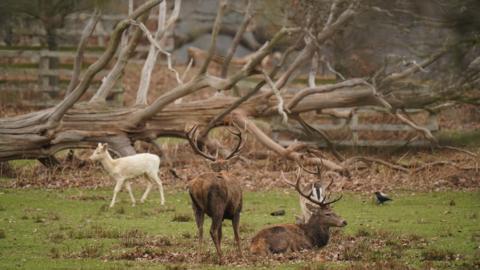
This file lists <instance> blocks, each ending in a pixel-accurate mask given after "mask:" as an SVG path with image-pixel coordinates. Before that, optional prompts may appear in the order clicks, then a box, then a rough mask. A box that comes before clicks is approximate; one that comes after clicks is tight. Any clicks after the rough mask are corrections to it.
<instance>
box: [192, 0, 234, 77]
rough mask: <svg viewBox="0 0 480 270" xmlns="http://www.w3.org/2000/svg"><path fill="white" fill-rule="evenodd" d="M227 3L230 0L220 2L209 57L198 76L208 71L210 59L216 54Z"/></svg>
mask: <svg viewBox="0 0 480 270" xmlns="http://www.w3.org/2000/svg"><path fill="white" fill-rule="evenodd" d="M227 4H228V0H220V2H219V4H218V10H217V17H216V18H215V22H214V23H213V28H212V37H211V39H210V47H209V49H208V55H207V59H205V62H203V65H202V67H201V68H200V71H199V72H198V75H197V76H200V75H203V74H205V73H206V72H207V69H208V65H209V64H210V61H211V60H212V57H213V55H214V54H215V48H216V46H217V36H218V32H219V31H220V26H221V24H222V19H223V14H224V12H225V9H226V8H227Z"/></svg>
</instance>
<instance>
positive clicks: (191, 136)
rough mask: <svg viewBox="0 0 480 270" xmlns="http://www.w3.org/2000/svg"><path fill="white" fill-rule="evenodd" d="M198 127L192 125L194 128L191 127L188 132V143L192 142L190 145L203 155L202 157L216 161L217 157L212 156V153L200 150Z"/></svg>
mask: <svg viewBox="0 0 480 270" xmlns="http://www.w3.org/2000/svg"><path fill="white" fill-rule="evenodd" d="M197 129H198V126H197V125H195V126H193V127H192V129H190V130H189V131H188V132H187V139H188V143H189V144H190V146H191V147H192V149H193V151H194V152H195V153H197V154H199V155H201V156H202V157H204V158H206V159H209V160H211V161H215V160H216V158H215V157H212V156H211V155H208V154H207V153H204V152H203V151H202V150H200V148H199V147H198V140H197V139H198V133H197Z"/></svg>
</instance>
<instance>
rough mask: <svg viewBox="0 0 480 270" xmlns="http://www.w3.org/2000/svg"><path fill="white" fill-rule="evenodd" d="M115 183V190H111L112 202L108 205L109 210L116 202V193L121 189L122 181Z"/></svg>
mask: <svg viewBox="0 0 480 270" xmlns="http://www.w3.org/2000/svg"><path fill="white" fill-rule="evenodd" d="M116 181H117V183H116V184H115V188H114V189H113V198H112V202H111V203H110V208H111V207H113V206H114V205H115V201H116V200H117V193H118V192H119V191H120V190H121V189H122V185H123V181H124V180H123V179H116Z"/></svg>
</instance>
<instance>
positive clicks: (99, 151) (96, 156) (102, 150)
mask: <svg viewBox="0 0 480 270" xmlns="http://www.w3.org/2000/svg"><path fill="white" fill-rule="evenodd" d="M106 155H108V144H106V143H104V144H102V143H98V145H97V148H96V149H95V151H93V153H92V155H91V156H90V158H89V159H90V160H93V161H96V160H101V159H103V158H105V157H106Z"/></svg>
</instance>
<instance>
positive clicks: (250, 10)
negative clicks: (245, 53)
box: [220, 0, 255, 78]
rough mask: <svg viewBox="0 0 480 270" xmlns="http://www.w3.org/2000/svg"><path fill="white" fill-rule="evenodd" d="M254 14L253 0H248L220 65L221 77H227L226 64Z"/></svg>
mask: <svg viewBox="0 0 480 270" xmlns="http://www.w3.org/2000/svg"><path fill="white" fill-rule="evenodd" d="M254 15H255V14H254V9H253V1H252V0H248V4H247V8H246V14H245V16H244V17H243V21H242V23H241V24H240V27H238V30H237V33H236V34H235V37H234V38H233V41H232V43H231V44H230V48H228V51H227V55H226V56H225V61H224V62H223V65H222V73H221V75H220V76H221V77H222V78H225V77H227V73H228V66H229V65H230V61H231V60H232V58H233V55H234V54H235V51H236V50H237V47H238V45H239V44H240V41H241V39H242V37H243V34H244V33H245V30H247V27H248V25H249V24H250V22H251V21H252V19H253V16H254Z"/></svg>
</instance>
